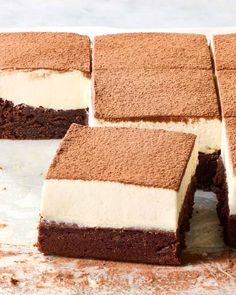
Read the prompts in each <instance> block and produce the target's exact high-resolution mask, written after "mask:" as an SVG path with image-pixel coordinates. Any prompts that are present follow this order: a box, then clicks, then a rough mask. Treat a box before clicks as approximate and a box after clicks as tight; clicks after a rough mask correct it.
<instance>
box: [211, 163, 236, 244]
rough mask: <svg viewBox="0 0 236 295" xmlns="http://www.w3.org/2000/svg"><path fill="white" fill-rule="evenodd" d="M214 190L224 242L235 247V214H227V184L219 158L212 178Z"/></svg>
mask: <svg viewBox="0 0 236 295" xmlns="http://www.w3.org/2000/svg"><path fill="white" fill-rule="evenodd" d="M214 192H215V193H216V196H217V199H218V204H217V213H218V216H219V219H220V222H221V224H222V226H223V227H224V240H225V243H226V244H227V245H229V246H231V247H236V215H229V203H228V186H227V182H226V174H225V168H224V164H223V162H222V159H221V158H220V159H219V160H218V168H217V173H216V176H215V178H214Z"/></svg>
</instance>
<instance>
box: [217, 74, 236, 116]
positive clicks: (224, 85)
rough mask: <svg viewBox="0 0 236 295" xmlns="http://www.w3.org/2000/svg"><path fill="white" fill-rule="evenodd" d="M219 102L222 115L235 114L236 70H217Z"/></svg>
mask: <svg viewBox="0 0 236 295" xmlns="http://www.w3.org/2000/svg"><path fill="white" fill-rule="evenodd" d="M217 80H218V86H219V94H220V103H221V109H222V115H223V117H235V116H236V70H235V71H232V70H225V71H218V72H217Z"/></svg>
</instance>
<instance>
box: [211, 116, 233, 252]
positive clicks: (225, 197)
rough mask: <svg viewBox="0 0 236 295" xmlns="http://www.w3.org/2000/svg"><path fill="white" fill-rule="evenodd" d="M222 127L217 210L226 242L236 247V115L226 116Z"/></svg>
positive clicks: (217, 177) (216, 178) (217, 181)
mask: <svg viewBox="0 0 236 295" xmlns="http://www.w3.org/2000/svg"><path fill="white" fill-rule="evenodd" d="M222 129H223V130H222V146H221V158H220V159H219V163H218V168H217V175H216V177H215V186H216V194H217V197H218V201H219V203H218V206H217V211H218V215H219V218H220V220H221V223H222V225H223V226H224V237H225V242H226V243H227V244H228V245H229V246H232V247H236V117H231V118H224V119H223V124H222Z"/></svg>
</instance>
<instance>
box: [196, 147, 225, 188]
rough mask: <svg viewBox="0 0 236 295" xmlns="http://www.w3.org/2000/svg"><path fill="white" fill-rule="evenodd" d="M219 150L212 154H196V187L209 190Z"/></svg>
mask: <svg viewBox="0 0 236 295" xmlns="http://www.w3.org/2000/svg"><path fill="white" fill-rule="evenodd" d="M219 156H220V151H217V152H215V153H213V154H204V153H199V154H198V160H199V164H198V166H197V170H196V177H197V188H198V189H202V190H204V191H211V190H212V186H213V178H214V177H215V175H216V170H217V160H218V158H219Z"/></svg>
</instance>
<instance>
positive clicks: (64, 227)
mask: <svg viewBox="0 0 236 295" xmlns="http://www.w3.org/2000/svg"><path fill="white" fill-rule="evenodd" d="M197 163H198V147H197V144H196V143H195V136H194V135H191V134H184V133H177V132H167V131H164V130H147V129H136V128H114V127H113V128H109V127H106V128H88V127H81V126H78V125H75V124H74V125H72V126H71V128H70V129H69V131H68V133H67V135H66V137H65V138H64V140H63V142H62V144H61V146H60V148H59V150H58V151H57V154H56V156H55V158H54V161H53V163H52V165H51V167H50V169H49V171H48V174H47V179H46V180H45V183H44V188H43V194H42V206H41V221H40V225H39V238H38V247H39V249H40V251H42V252H44V253H45V254H57V255H65V256H73V257H87V258H99V259H113V260H122V261H133V262H145V263H161V264H179V263H180V253H181V249H182V248H183V246H184V232H185V231H186V230H188V228H189V218H190V217H191V214H192V206H193V195H194V192H195V184H196V181H195V177H194V175H195V172H196V167H197Z"/></svg>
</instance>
